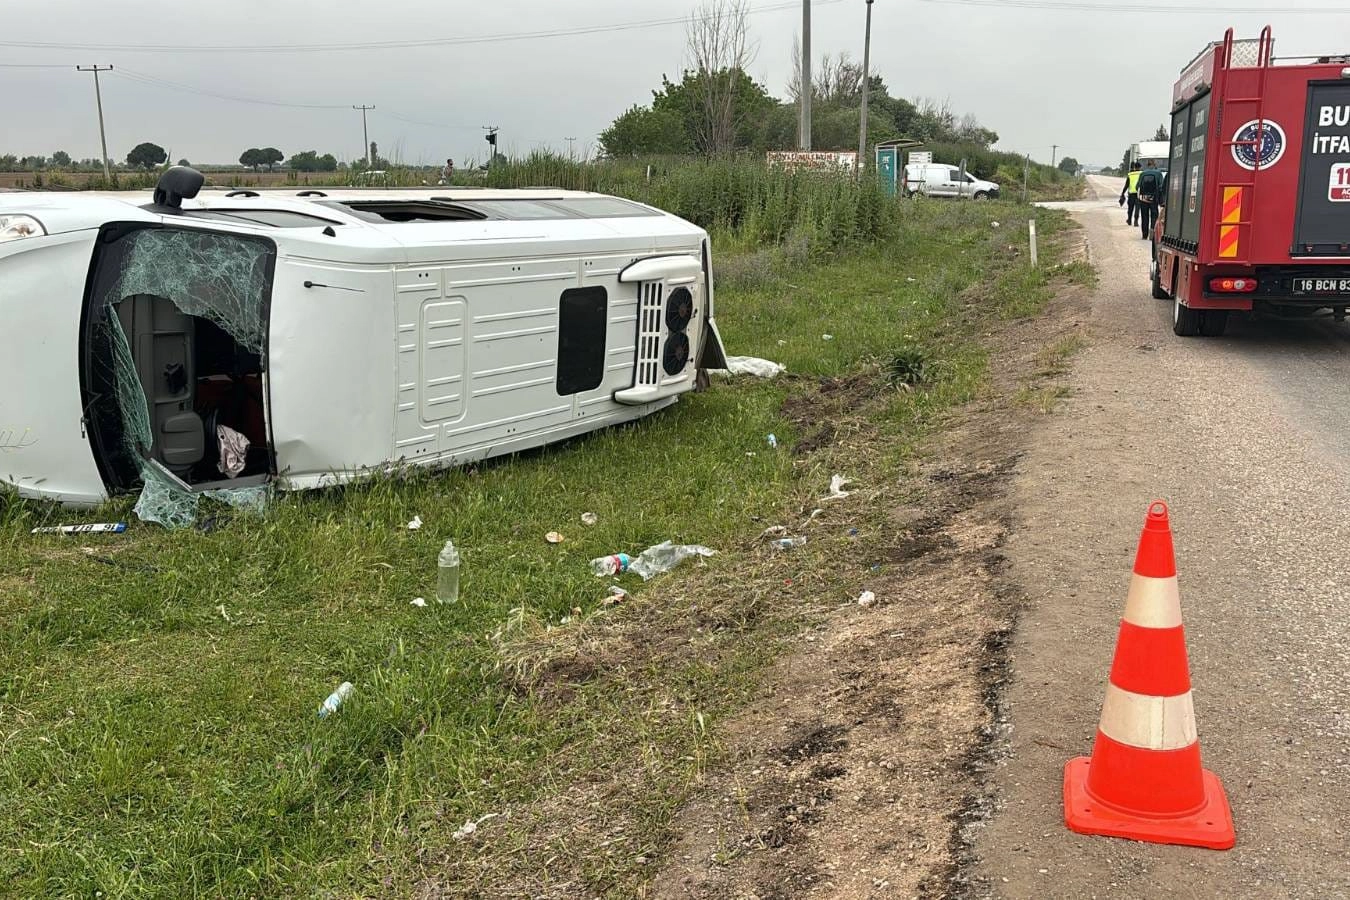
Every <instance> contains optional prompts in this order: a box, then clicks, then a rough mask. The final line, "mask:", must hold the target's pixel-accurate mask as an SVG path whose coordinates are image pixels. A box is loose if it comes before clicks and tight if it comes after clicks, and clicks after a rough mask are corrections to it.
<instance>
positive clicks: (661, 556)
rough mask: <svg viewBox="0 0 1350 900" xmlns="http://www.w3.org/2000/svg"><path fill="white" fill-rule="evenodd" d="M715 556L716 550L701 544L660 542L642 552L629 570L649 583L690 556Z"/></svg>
mask: <svg viewBox="0 0 1350 900" xmlns="http://www.w3.org/2000/svg"><path fill="white" fill-rule="evenodd" d="M716 554H717V551H716V550H712V549H710V548H708V547H704V546H702V545H701V544H676V543H674V542H672V541H662V542H661V543H659V544H657V545H656V546H654V547H648V548H647V549H646V550H643V551H642V555H641V556H639V557H638V558H637V559H635V560H633V564H632V565H631V566H630V567H629V568H630V569H631V570H632V571H633V572H636V573H637V574H638V575H641V576H642V580H643V581H650V580H651V579H653V578H655V577H656V576H657V575H660V574H661V573H662V572H669V571H670V570H671V569H673V568H675V567H676V566H677V565H679V564H680V563H682V562H684V561H685V560H686V559H689V558H690V557H692V556H714V555H716Z"/></svg>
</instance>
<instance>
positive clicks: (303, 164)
mask: <svg viewBox="0 0 1350 900" xmlns="http://www.w3.org/2000/svg"><path fill="white" fill-rule="evenodd" d="M371 148H372V150H374V149H375V145H374V143H372V144H371ZM285 159H286V156H285V154H283V153H282V152H281V151H280V150H278V149H276V148H275V147H263V148H258V147H253V148H250V149H248V150H245V151H244V152H243V153H242V154H240V156H239V164H240V165H241V166H244V167H246V168H249V169H252V170H253V171H255V172H258V171H261V170H262V169H266V170H267V171H269V172H272V171H275V170H276V167H277V166H278V165H279V164H280V163H281V162H282V161H283V160H285ZM376 159H377V161H378V162H381V163H384V162H385V160H382V159H379V158H378V157H376ZM168 161H169V153H168V151H167V150H165V149H164V148H163V147H161V146H160V145H159V144H156V143H153V142H151V141H144V142H142V143H140V144H137V145H136V146H135V147H133V148H132V149H131V150H130V151H129V152H128V153H127V155H126V157H125V161H124V162H119V161H114V162H113V163H112V165H113V167H114V168H117V169H140V170H143V171H149V170H151V169H154V168H156V167H158V166H162V165H164V164H166V163H167V162H168ZM364 163H365V160H362V161H361V163H360V165H358V166H357V167H358V168H359V167H361V166H363V165H364ZM178 165H180V166H188V165H191V163H190V162H189V161H188V160H186V159H180V160H178ZM286 165H287V167H288V168H290V169H291V170H292V171H295V172H336V171H337V170H338V169H345V168H346V167H347V166H346V164H345V163H340V162H338V159H337V157H336V156H334V155H333V154H331V153H323V154H320V153H319V152H318V151H317V150H302V151H300V152H298V153H293V154H291V157H290V160H289V162H287V163H286ZM102 170H103V160H101V159H79V160H77V159H73V158H72V157H71V155H70V154H69V153H67V152H66V151H64V150H57V151H56V152H55V153H53V154H52V155H51V156H40V155H39V156H20V155H18V154H15V153H5V154H0V172H101V171H102Z"/></svg>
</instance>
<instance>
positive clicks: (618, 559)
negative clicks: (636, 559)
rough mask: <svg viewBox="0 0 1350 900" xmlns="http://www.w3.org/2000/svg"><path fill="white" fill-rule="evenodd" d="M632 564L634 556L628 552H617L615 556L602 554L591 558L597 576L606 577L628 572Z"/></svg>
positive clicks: (592, 569) (592, 568)
mask: <svg viewBox="0 0 1350 900" xmlns="http://www.w3.org/2000/svg"><path fill="white" fill-rule="evenodd" d="M632 564H633V558H632V557H631V556H629V555H628V554H627V553H615V554H614V555H613V556H601V557H598V558H596V559H593V560H591V572H593V573H594V574H595V576H596V577H597V578H605V577H607V576H609V575H620V574H622V573H624V572H627V571H628V567H629V566H630V565H632Z"/></svg>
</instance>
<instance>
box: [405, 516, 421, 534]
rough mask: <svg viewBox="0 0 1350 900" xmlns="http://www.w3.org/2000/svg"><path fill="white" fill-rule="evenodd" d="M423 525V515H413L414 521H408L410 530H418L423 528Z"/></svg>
mask: <svg viewBox="0 0 1350 900" xmlns="http://www.w3.org/2000/svg"><path fill="white" fill-rule="evenodd" d="M421 527H422V517H421V516H413V517H412V521H411V522H409V523H408V530H409V531H416V530H417V529H419V528H421Z"/></svg>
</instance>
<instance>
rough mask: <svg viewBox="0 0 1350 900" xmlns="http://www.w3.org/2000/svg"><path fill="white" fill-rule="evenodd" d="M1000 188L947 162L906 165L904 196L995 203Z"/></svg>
mask: <svg viewBox="0 0 1350 900" xmlns="http://www.w3.org/2000/svg"><path fill="white" fill-rule="evenodd" d="M998 193H999V188H998V185H997V184H995V183H994V182H992V181H982V180H981V179H979V178H976V177H975V176H974V175H971V174H970V173H969V172H966V173H964V175H963V174H962V172H961V167H960V166H953V165H948V164H947V163H910V164H909V165H907V166H905V196H907V197H913V196H914V195H915V194H923V195H925V196H928V197H970V198H973V199H975V200H997V199H998Z"/></svg>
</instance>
